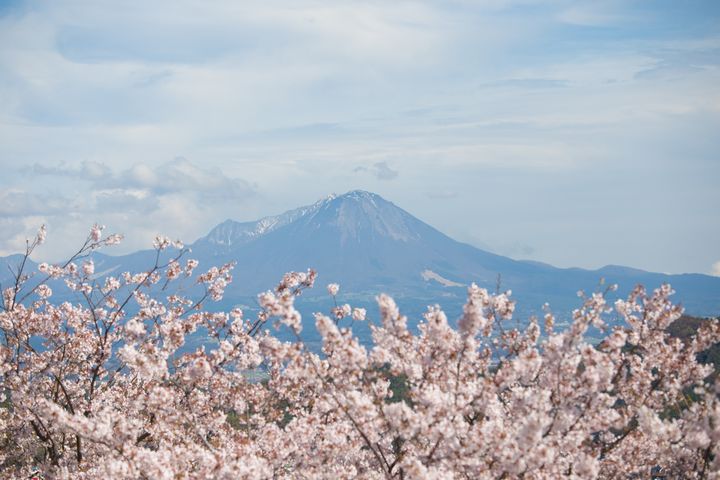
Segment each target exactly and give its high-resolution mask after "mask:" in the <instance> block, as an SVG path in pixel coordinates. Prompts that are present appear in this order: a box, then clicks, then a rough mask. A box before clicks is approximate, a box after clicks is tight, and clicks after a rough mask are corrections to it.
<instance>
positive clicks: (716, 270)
mask: <svg viewBox="0 0 720 480" xmlns="http://www.w3.org/2000/svg"><path fill="white" fill-rule="evenodd" d="M710 275H715V276H716V277H720V260H719V261H717V262H715V263H713V265H712V268H711V269H710Z"/></svg>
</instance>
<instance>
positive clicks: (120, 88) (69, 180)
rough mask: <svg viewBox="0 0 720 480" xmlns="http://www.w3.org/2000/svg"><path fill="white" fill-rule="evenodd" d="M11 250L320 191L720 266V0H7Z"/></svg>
mask: <svg viewBox="0 0 720 480" xmlns="http://www.w3.org/2000/svg"><path fill="white" fill-rule="evenodd" d="M0 100H2V101H0V145H1V146H2V148H0V167H1V168H2V175H1V176H0V254H7V253H10V252H14V251H17V250H18V249H19V247H20V246H21V245H22V243H23V240H24V238H25V237H26V236H27V235H30V234H32V232H34V231H35V230H36V229H37V227H38V226H39V225H40V224H41V223H46V224H47V225H48V230H49V232H50V237H49V242H48V244H47V245H46V246H44V247H43V250H42V251H41V252H39V254H40V257H43V258H47V259H56V258H58V257H60V256H61V255H63V254H66V253H68V251H67V250H66V249H67V248H68V246H69V245H72V244H73V242H75V241H79V239H80V238H81V237H82V236H83V235H84V232H85V230H86V229H87V227H88V226H89V225H90V224H91V223H93V222H95V221H98V222H101V223H104V224H105V225H107V226H108V228H109V229H112V230H113V231H121V232H124V233H125V234H126V236H127V240H126V242H125V245H124V246H123V247H122V249H121V250H118V251H120V252H121V251H123V249H124V250H125V251H127V250H133V249H136V248H141V247H146V246H148V245H149V244H150V239H151V238H152V237H153V236H154V235H155V234H157V233H165V234H168V235H171V236H173V237H180V238H183V239H185V240H186V241H192V240H194V239H196V238H197V237H199V236H201V235H203V234H204V233H206V232H207V231H208V230H209V229H210V228H211V227H212V226H213V225H215V224H217V223H219V222H220V221H222V220H224V219H226V218H234V219H237V220H251V219H255V218H258V217H261V216H264V215H270V214H275V213H279V212H281V211H283V210H286V209H289V208H293V207H296V206H299V205H302V204H306V203H311V202H313V201H315V200H317V199H318V198H321V197H323V196H325V195H327V194H329V193H331V192H337V193H342V192H345V191H347V190H351V189H356V188H360V189H366V190H371V191H374V192H376V193H379V194H381V195H383V196H384V197H386V198H387V199H389V200H391V201H393V202H395V203H396V204H397V205H399V206H401V207H403V208H405V209H406V210H408V211H409V212H410V213H412V214H414V215H416V216H418V217H419V218H421V219H422V220H424V221H426V222H428V223H430V224H431V225H433V226H435V227H437V228H439V229H440V230H442V231H444V232H445V233H447V234H449V235H451V236H453V237H454V238H457V239H458V240H462V241H466V242H468V243H471V244H474V245H476V246H479V247H481V248H485V249H488V250H491V251H494V252H497V253H500V254H505V255H509V256H512V257H515V258H531V259H535V260H540V261H545V262H548V263H552V264H555V265H558V266H581V267H587V268H596V267H600V266H602V265H605V264H624V265H630V266H635V267H639V268H644V269H647V270H652V271H661V272H672V273H679V272H702V273H713V272H714V273H716V274H720V263H718V262H720V218H719V217H720V214H719V213H718V212H720V188H718V187H719V185H718V182H719V180H720V158H719V157H720V134H719V132H720V2H716V1H704V2H703V1H683V2H677V1H654V2H651V1H631V0H626V1H603V0H596V1H588V2H583V1H573V2H570V1H561V0H558V1H545V2H536V1H532V0H525V1H522V0H518V1H515V0H509V1H500V0H487V1H483V0H479V1H471V0H457V1H452V0H448V1H432V0H428V1H413V2H404V1H392V2H387V1H382V2H381V1H378V2H374V1H365V2H355V1H344V0H339V1H333V2H328V1H325V2H320V1H306V0H265V1H259V2H250V1H242V2H236V1H222V0H219V1H212V2H200V1H182V0H181V1H172V2H169V1H168V2H166V1H155V2H140V1H138V2H134V1H128V2H122V3H121V4H118V3H117V2H109V1H107V2H106V1H94V2H79V1H77V2H76V1H63V0H58V1H53V2H32V1H31V2H25V1H9V2H8V1H0Z"/></svg>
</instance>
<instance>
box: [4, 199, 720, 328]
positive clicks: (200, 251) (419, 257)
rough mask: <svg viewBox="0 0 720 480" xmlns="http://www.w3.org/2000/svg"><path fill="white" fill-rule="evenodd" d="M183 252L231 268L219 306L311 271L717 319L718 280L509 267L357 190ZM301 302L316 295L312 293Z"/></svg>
mask: <svg viewBox="0 0 720 480" xmlns="http://www.w3.org/2000/svg"><path fill="white" fill-rule="evenodd" d="M191 248H192V254H191V256H192V257H193V258H197V259H199V260H200V262H201V266H202V267H206V268H207V267H209V266H211V265H218V264H221V263H224V262H228V261H233V260H234V261H236V262H237V266H236V268H235V271H234V278H235V280H234V282H233V283H232V285H231V287H230V288H229V289H228V290H227V292H226V299H225V303H249V302H252V299H253V298H254V297H255V295H256V294H257V293H258V292H261V291H264V290H267V289H270V288H272V287H273V286H274V285H276V283H277V281H278V280H279V279H280V278H281V277H282V274H283V273H285V272H287V271H290V270H306V269H307V268H314V269H316V270H317V271H318V272H319V277H318V283H319V285H325V284H326V283H329V282H338V283H340V284H341V286H342V294H343V295H345V298H346V299H351V298H352V299H354V300H355V301H366V302H369V301H371V299H372V298H373V297H374V296H375V295H376V294H378V293H380V292H387V293H390V294H392V295H395V296H396V297H398V298H400V299H402V300H401V301H403V303H406V304H417V305H418V307H419V308H424V306H425V305H427V304H428V303H437V302H439V303H442V304H454V305H456V306H457V305H461V303H462V299H463V298H464V295H465V286H466V285H469V284H470V283H471V282H475V283H477V284H478V285H480V286H482V287H486V288H489V289H492V290H495V288H496V287H497V283H498V278H499V279H500V288H501V289H502V290H505V289H512V290H513V296H514V297H515V298H516V299H518V301H519V305H520V307H522V308H521V311H524V312H538V311H539V310H540V308H541V306H542V305H543V303H545V302H549V303H550V304H551V305H552V307H553V308H554V309H556V310H560V311H569V310H570V309H571V308H574V307H576V306H577V305H578V299H577V296H576V292H577V291H578V290H579V289H585V290H586V291H594V290H595V289H597V288H598V285H599V283H600V281H601V279H604V280H605V282H606V283H607V284H609V283H617V284H619V286H620V291H619V293H618V294H619V295H623V294H625V293H626V292H628V291H629V290H630V289H631V288H632V287H634V286H635V285H636V284H638V283H642V284H644V285H645V286H646V287H648V288H656V287H658V286H659V285H660V284H662V283H665V282H669V283H671V284H672V286H673V287H674V288H675V290H676V291H677V295H676V300H677V301H680V302H682V303H683V305H684V306H685V307H686V309H687V312H688V313H690V314H693V315H717V314H718V313H719V312H720V278H717V277H711V276H708V275H701V274H684V275H664V274H659V273H650V272H645V271H642V270H637V269H633V268H629V267H622V266H612V265H609V266H606V267H603V268H601V269H599V270H593V271H591V270H583V269H579V268H570V269H560V268H555V267H553V266H550V265H546V264H542V263H539V262H531V261H518V260H513V259H511V258H507V257H503V256H500V255H495V254H493V253H490V252H487V251H484V250H480V249H478V248H475V247H473V246H470V245H467V244H464V243H460V242H457V241H455V240H453V239H452V238H450V237H448V236H446V235H444V234H443V233H441V232H439V231H438V230H436V229H434V228H433V227H431V226H429V225H427V224H426V223H424V222H422V221H420V220H418V219H417V218H415V217H413V216H412V215H410V214H409V213H408V212H406V211H405V210H403V209H401V208H400V207H398V206H396V205H394V204H393V203H391V202H389V201H387V200H385V199H384V198H382V197H380V196H379V195H376V194H374V193H370V192H366V191H360V190H355V191H351V192H348V193H346V194H344V195H339V196H336V195H331V196H329V197H327V198H324V199H322V200H320V201H318V202H316V203H314V204H312V205H308V206H304V207H301V208H298V209H295V210H291V211H288V212H285V213H283V214H281V215H277V216H270V217H265V218H262V219H260V220H258V221H255V222H236V221H233V220H227V221H225V222H223V223H221V224H219V225H217V226H216V227H215V228H213V229H212V230H211V231H210V232H209V233H208V234H207V235H206V236H205V237H202V238H200V239H198V240H197V241H196V242H195V243H193V244H192V245H191ZM152 256H153V254H152V252H150V251H140V252H135V253H133V254H130V255H124V256H118V257H114V256H108V255H104V254H95V262H96V271H98V272H105V273H107V272H116V273H117V272H120V271H125V270H130V271H137V270H143V269H145V268H147V266H148V265H149V264H150V262H151V261H152ZM15 261H17V259H15ZM3 268H4V267H3ZM4 270H5V271H6V269H5V268H4ZM3 283H5V282H3ZM307 296H308V297H310V298H313V297H318V296H323V297H326V293H325V290H324V288H315V289H313V290H311V291H309V292H308V294H307ZM250 304H252V303H250Z"/></svg>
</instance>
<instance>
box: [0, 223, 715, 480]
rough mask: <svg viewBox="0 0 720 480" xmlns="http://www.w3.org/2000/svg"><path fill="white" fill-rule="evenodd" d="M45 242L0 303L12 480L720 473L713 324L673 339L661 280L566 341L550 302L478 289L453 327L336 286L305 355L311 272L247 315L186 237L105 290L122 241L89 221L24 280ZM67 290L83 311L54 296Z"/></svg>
mask: <svg viewBox="0 0 720 480" xmlns="http://www.w3.org/2000/svg"><path fill="white" fill-rule="evenodd" d="M45 236H46V234H45V229H44V228H42V229H41V230H40V232H39V233H38V235H37V237H36V238H35V239H34V240H33V241H32V242H28V244H27V249H26V252H25V253H26V254H25V260H24V261H23V262H22V263H21V265H19V266H18V268H17V271H16V272H15V276H14V284H13V285H11V286H10V287H7V288H5V289H4V290H3V292H2V306H1V307H2V308H1V310H0V332H1V333H2V336H1V338H0V340H1V342H0V392H2V395H3V396H4V401H3V408H1V409H0V428H1V430H2V438H1V439H0V442H1V444H0V477H2V478H29V477H30V476H31V475H42V476H44V477H45V478H80V479H82V478H93V479H95V478H118V479H122V478H147V479H178V478H227V479H236V478H332V479H335V478H369V479H414V478H438V479H439V478H442V479H446V478H468V479H491V478H492V479H498V478H508V479H510V478H527V479H544V478H547V479H551V478H559V477H569V478H578V479H580V478H582V479H585V478H649V477H650V475H651V474H653V473H656V474H658V475H664V476H666V477H667V478H681V477H682V478H720V402H719V395H720V384H719V383H718V381H717V380H714V381H713V383H710V382H709V381H708V380H706V379H707V378H708V376H709V375H710V374H711V373H712V367H711V366H707V365H702V364H700V363H698V361H697V359H696V357H697V354H698V353H699V352H701V351H703V350H705V349H707V348H708V347H709V346H711V345H712V344H714V343H717V342H718V341H720V322H718V321H707V322H704V323H703V326H702V327H701V328H700V330H699V331H698V332H697V334H696V335H695V336H694V337H693V338H692V339H691V340H689V341H681V340H679V339H675V338H672V337H670V336H669V335H668V333H667V332H666V329H667V327H668V326H669V325H670V324H671V323H672V322H674V321H675V320H676V319H677V318H679V317H680V315H681V313H682V309H681V308H680V307H678V306H677V305H674V304H673V303H672V302H671V301H670V296H671V294H672V290H671V288H670V286H668V285H663V286H661V287H660V288H658V289H657V290H654V291H652V292H647V291H646V290H644V289H643V288H642V287H637V288H635V290H634V291H633V292H632V294H631V295H630V296H629V298H627V299H626V300H620V301H617V302H615V303H614V305H609V304H608V302H607V299H606V293H607V292H600V293H594V294H591V295H588V296H585V295H582V298H581V305H580V306H579V308H578V309H577V310H575V311H574V312H573V318H572V323H571V324H570V326H569V327H568V328H565V329H559V328H556V327H555V319H554V317H553V315H552V313H551V312H550V311H549V309H548V310H547V312H546V314H545V316H544V318H542V319H537V318H530V319H529V320H528V321H527V327H526V328H524V329H522V330H521V329H517V328H509V327H508V325H509V324H510V322H509V320H511V319H512V316H513V311H514V307H515V304H514V302H513V301H512V300H511V297H510V293H509V292H506V293H497V294H492V293H490V292H488V291H487V290H485V289H482V288H479V287H477V286H475V285H472V286H470V287H469V288H468V296H467V302H466V304H465V306H464V309H463V314H462V316H461V318H460V319H459V320H458V323H457V328H453V327H452V326H451V324H450V323H449V322H448V319H447V317H446V315H445V314H444V313H443V311H442V310H441V309H440V307H439V306H431V307H429V308H428V310H427V312H426V313H425V315H424V319H423V320H422V321H421V322H420V323H419V326H418V327H417V329H412V328H410V327H409V326H408V319H407V318H406V317H405V316H403V315H402V314H401V312H400V311H399V310H398V307H397V306H396V304H395V303H394V301H393V300H392V299H391V298H390V297H388V296H386V295H380V296H379V297H378V298H377V302H378V307H379V316H378V318H377V319H373V317H372V315H370V314H368V312H366V311H365V310H364V309H360V308H353V307H352V306H351V305H348V304H343V305H340V304H338V302H337V300H336V299H337V296H338V295H340V293H339V292H340V287H339V286H338V285H337V284H330V285H328V287H327V289H328V293H329V294H330V295H331V296H332V297H333V299H334V300H336V301H335V303H334V305H335V306H334V307H333V309H332V311H331V312H329V315H325V314H322V313H317V314H315V318H314V323H315V326H316V328H317V329H318V331H319V332H320V334H321V335H322V339H323V345H322V352H313V351H312V350H310V349H308V348H307V347H306V346H305V345H304V344H303V341H302V337H301V332H302V328H303V319H302V317H301V314H300V313H299V312H298V310H297V309H296V308H295V299H296V297H297V296H298V295H300V294H301V293H302V292H303V291H304V290H305V289H307V288H311V287H312V286H313V284H314V282H315V279H316V273H315V272H314V271H312V270H309V271H307V272H290V273H288V274H286V275H285V276H284V277H283V278H282V279H281V281H280V283H279V284H278V286H277V287H276V288H275V289H274V290H272V291H267V292H264V293H261V294H260V295H259V296H258V302H259V305H260V306H261V310H260V312H259V314H258V315H256V316H254V317H252V318H247V317H246V316H245V315H244V313H243V312H242V311H241V310H239V309H233V310H231V311H229V312H217V311H213V309H212V308H210V307H211V306H212V304H213V302H217V301H219V300H221V299H222V296H223V292H224V290H225V288H226V287H227V285H228V284H229V283H230V282H231V281H232V276H231V272H232V268H233V265H232V264H228V265H224V266H221V267H211V268H209V269H208V270H207V271H204V272H203V273H199V274H197V273H196V271H197V268H198V262H197V261H195V260H193V259H189V258H186V257H187V256H188V254H189V253H190V252H188V250H187V249H185V248H184V247H183V246H182V244H181V243H180V242H171V241H170V240H169V239H168V238H165V237H158V238H157V239H156V241H155V243H154V248H155V252H156V255H155V262H154V264H153V265H149V266H148V269H147V270H146V271H142V272H126V273H123V274H121V275H118V276H104V277H100V276H96V275H95V268H94V264H93V262H92V260H91V257H90V256H89V254H90V253H92V252H93V251H95V250H97V249H99V248H101V247H104V246H107V245H112V244H114V243H117V242H119V241H120V237H119V236H117V235H110V236H103V229H102V227H100V226H98V225H95V226H93V228H92V229H91V232H90V234H89V235H88V238H87V241H86V242H85V243H84V245H82V247H81V248H80V249H79V250H78V252H77V253H76V254H75V255H73V256H72V257H71V258H70V259H69V260H68V261H67V262H65V263H63V264H59V265H47V264H41V265H40V266H39V268H38V270H39V271H38V272H27V271H26V269H27V262H26V260H27V258H28V257H29V256H30V255H31V254H32V252H33V250H34V249H35V248H36V247H37V245H39V244H40V243H42V242H43V241H44V240H45ZM178 285H189V286H190V287H189V288H178ZM59 286H63V288H66V289H69V290H70V291H72V292H75V294H74V298H76V299H78V300H77V301H74V302H70V301H64V302H61V301H54V298H57V295H56V294H55V292H53V289H55V290H57V289H58V288H59ZM183 292H185V293H183ZM307 320H308V319H305V322H307ZM611 320H612V321H611ZM362 321H367V322H370V323H371V331H372V341H373V342H372V345H371V346H365V345H363V344H361V343H360V342H359V340H358V339H357V338H356V337H355V336H354V335H353V332H352V328H351V326H352V323H353V322H362ZM271 324H274V325H276V326H277V327H278V328H283V329H288V330H289V331H290V332H292V333H293V335H294V336H295V338H296V340H295V341H292V342H283V341H280V340H279V339H278V338H276V337H275V336H274V335H273V333H272V329H268V328H266V327H268V326H269V325H271ZM611 324H612V325H614V326H611ZM591 327H593V328H596V329H599V330H600V331H602V332H604V339H603V340H602V341H601V342H599V343H598V344H595V345H594V344H591V343H589V341H588V339H587V335H586V333H587V331H588V329H589V328H591ZM199 330H202V331H203V332H207V336H208V341H207V342H205V343H204V345H203V346H201V347H198V348H195V349H192V348H190V349H189V350H188V348H187V347H188V346H187V344H186V342H187V341H188V337H189V336H190V335H193V334H195V335H197V334H198V331H199ZM257 371H262V372H264V376H263V378H262V379H258V377H257V376H256V375H252V374H251V373H252V372H257Z"/></svg>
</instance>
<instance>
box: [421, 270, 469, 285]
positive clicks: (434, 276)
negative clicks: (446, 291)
mask: <svg viewBox="0 0 720 480" xmlns="http://www.w3.org/2000/svg"><path fill="white" fill-rule="evenodd" d="M420 276H421V277H422V278H423V280H425V281H426V282H429V281H430V280H435V281H436V282H438V283H439V284H441V285H443V286H445V287H463V286H464V285H463V284H462V283H457V282H453V281H452V280H448V279H447V278H445V277H443V276H442V275H440V274H438V273H435V272H433V271H432V270H423V271H422V272H420Z"/></svg>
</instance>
